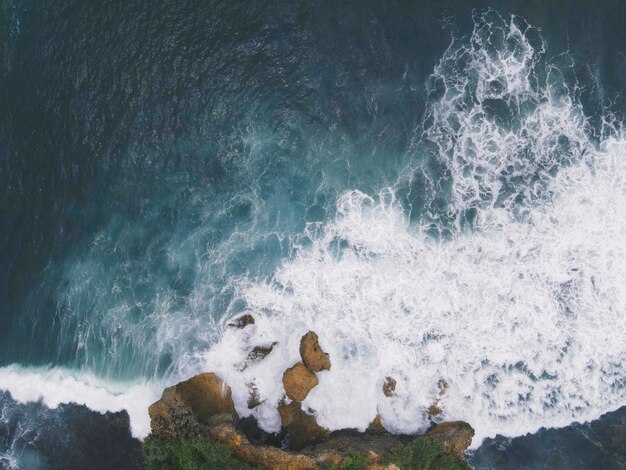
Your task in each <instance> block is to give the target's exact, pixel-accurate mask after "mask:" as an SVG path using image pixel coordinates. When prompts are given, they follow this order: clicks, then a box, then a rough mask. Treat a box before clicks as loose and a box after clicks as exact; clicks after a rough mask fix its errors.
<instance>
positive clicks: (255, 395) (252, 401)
mask: <svg viewBox="0 0 626 470" xmlns="http://www.w3.org/2000/svg"><path fill="white" fill-rule="evenodd" d="M247 385H248V391H249V393H250V395H249V396H248V409H250V410H251V409H253V408H256V407H257V406H259V405H260V404H261V403H263V401H264V400H262V399H261V395H260V394H259V390H258V389H257V386H256V384H254V383H248V384H247Z"/></svg>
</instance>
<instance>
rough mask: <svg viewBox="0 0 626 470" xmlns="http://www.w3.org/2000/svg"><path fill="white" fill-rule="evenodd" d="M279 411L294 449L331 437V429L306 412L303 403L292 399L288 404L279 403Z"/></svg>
mask: <svg viewBox="0 0 626 470" xmlns="http://www.w3.org/2000/svg"><path fill="white" fill-rule="evenodd" d="M278 412H279V413H280V419H281V421H282V423H283V428H285V429H286V430H287V432H288V433H289V438H290V440H291V448H292V449H294V450H300V449H302V448H304V447H305V446H307V445H309V444H313V443H316V442H320V441H323V440H324V439H327V438H328V437H330V431H328V430H327V429H324V428H323V427H321V426H320V425H319V424H317V421H315V417H314V416H311V415H308V414H306V413H305V412H304V411H303V410H302V404H301V403H299V402H297V401H292V402H291V403H290V404H288V405H286V404H285V403H281V404H280V405H278Z"/></svg>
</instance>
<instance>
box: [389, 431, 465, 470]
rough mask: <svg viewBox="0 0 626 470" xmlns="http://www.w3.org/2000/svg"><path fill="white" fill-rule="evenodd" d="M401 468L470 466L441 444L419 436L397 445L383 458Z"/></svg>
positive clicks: (436, 469)
mask: <svg viewBox="0 0 626 470" xmlns="http://www.w3.org/2000/svg"><path fill="white" fill-rule="evenodd" d="M384 462H385V463H386V464H390V463H394V464H396V465H397V466H398V467H400V468H401V469H403V470H408V469H411V470H465V469H469V468H470V466H469V465H468V464H467V463H466V462H465V461H463V460H462V459H460V458H459V457H457V456H456V455H455V454H454V453H453V452H451V451H450V450H446V449H445V448H444V446H443V444H442V443H441V442H439V441H437V440H435V439H432V438H430V437H427V436H419V437H417V438H416V439H415V440H414V441H413V442H411V443H410V444H407V445H406V446H403V447H399V448H397V449H395V450H394V451H393V452H391V453H390V454H389V455H388V456H387V458H386V459H385V460H384Z"/></svg>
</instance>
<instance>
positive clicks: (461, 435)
mask: <svg viewBox="0 0 626 470" xmlns="http://www.w3.org/2000/svg"><path fill="white" fill-rule="evenodd" d="M272 346H273V345H272ZM300 352H301V356H302V360H303V362H298V363H296V364H295V365H294V366H293V367H291V368H289V369H287V370H286V371H285V373H284V374H283V386H284V389H285V394H286V397H285V398H284V399H283V400H282V401H281V403H279V405H278V412H279V414H280V417H281V422H282V428H283V429H282V431H281V433H280V434H279V435H277V436H275V437H274V438H271V435H268V434H267V433H264V432H263V431H262V430H260V428H259V427H258V426H257V425H256V421H255V420H254V418H251V417H250V418H246V419H245V420H240V419H239V416H238V415H237V412H236V411H235V407H234V404H233V400H232V393H231V389H230V387H229V386H228V385H226V384H225V383H224V382H223V380H222V379H220V378H219V377H218V376H217V375H215V374H213V373H204V374H200V375H197V376H195V377H192V378H191V379H189V380H186V381H184V382H181V383H179V384H177V385H174V386H172V387H168V388H166V389H165V391H164V392H163V396H162V397H161V399H160V400H159V401H157V402H156V403H154V404H152V405H151V406H150V408H149V413H150V419H151V429H152V436H153V438H156V439H157V440H158V441H160V442H164V443H167V442H173V441H177V440H180V439H195V440H197V439H202V440H209V441H211V442H215V443H219V444H222V445H226V446H227V447H228V449H230V451H231V452H232V454H233V455H234V457H236V458H237V459H239V460H241V461H244V462H247V463H249V464H251V465H255V466H261V467H265V468H269V469H288V470H300V469H302V470H304V469H313V468H319V467H320V466H325V467H326V468H333V467H337V466H339V465H341V466H345V465H348V464H351V465H352V464H356V462H357V461H358V466H357V467H354V468H366V469H369V470H378V469H388V470H392V469H394V468H398V467H397V466H396V465H395V464H394V462H393V461H391V460H392V459H393V457H394V456H395V455H397V453H398V452H402V449H408V451H407V452H405V454H403V455H404V457H403V459H404V460H403V461H405V462H406V455H410V456H412V455H413V454H411V446H412V445H413V442H417V441H418V440H421V441H422V443H421V444H420V446H424V445H437V446H438V447H436V449H439V450H437V452H442V453H444V454H445V455H444V457H445V458H447V459H452V460H453V461H454V462H456V463H455V465H457V467H455V468H469V467H467V465H466V464H465V463H464V461H463V460H462V459H463V454H464V452H465V449H466V448H467V447H468V446H469V444H470V443H471V439H472V436H473V434H474V430H473V429H472V428H471V426H469V424H467V423H463V422H451V423H442V424H439V425H437V426H435V427H434V428H433V429H431V430H430V431H428V432H427V433H426V434H423V435H421V436H394V435H392V434H390V433H388V432H387V431H386V430H385V429H384V427H383V425H382V421H381V419H380V416H376V418H375V419H374V421H373V422H372V424H371V425H370V426H369V428H368V430H367V431H366V432H365V433H359V432H357V431H354V430H343V431H336V432H330V431H329V430H327V429H324V428H323V427H321V426H320V425H319V424H317V421H316V420H315V416H314V413H313V412H311V410H304V409H303V407H302V403H301V402H302V400H304V399H305V398H306V396H307V395H308V393H309V392H310V390H311V389H312V388H313V387H315V386H316V385H317V383H318V379H317V377H316V374H315V372H314V370H316V371H321V370H328V369H329V368H330V358H329V357H328V355H327V354H326V353H324V351H322V350H321V348H320V347H319V343H318V341H317V335H316V334H315V333H313V332H309V333H307V334H306V335H305V336H304V337H303V338H302V341H301V347H300ZM395 385H396V383H395V380H394V379H392V378H391V377H387V378H386V381H385V384H384V386H383V392H384V393H385V395H387V396H393V395H394V393H395ZM248 388H249V390H250V399H249V401H248V406H249V407H250V408H253V407H255V406H257V405H258V404H259V403H260V397H259V394H258V391H257V389H256V386H255V385H254V384H253V383H251V384H248ZM272 442H273V443H274V444H276V445H268V443H272ZM433 443H435V444H433ZM285 444H287V446H288V447H287V448H284V446H285ZM279 445H280V447H279ZM442 455H443V454H442ZM411 458H413V457H411ZM416 458H419V456H418V457H416ZM355 459H357V460H355ZM411 465H413V464H411ZM346 468H353V467H346ZM411 468H412V467H411ZM420 468H421V467H420Z"/></svg>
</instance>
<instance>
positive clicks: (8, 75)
mask: <svg viewBox="0 0 626 470" xmlns="http://www.w3.org/2000/svg"><path fill="white" fill-rule="evenodd" d="M624 14H626V7H625V6H624V5H623V4H622V3H621V2H605V3H603V4H602V5H600V6H599V5H596V4H591V3H590V2H574V3H572V2H567V3H566V2H551V3H550V5H544V4H543V2H538V1H537V2H524V3H523V4H522V3H521V2H493V3H491V2H474V4H473V7H471V6H469V5H468V4H467V2H464V1H463V2H461V1H458V2H430V3H426V2H423V3H421V4H420V5H408V4H402V3H388V4H385V5H379V4H375V3H372V4H365V3H364V4H360V5H358V6H354V5H352V6H349V5H335V4H330V3H328V4H322V5H319V4H312V3H296V2H284V3H280V4H277V3H269V2H268V3H263V2H256V3H254V4H250V3H246V4H235V3H231V2H222V3H220V2H176V4H173V3H165V2H164V3H158V2H150V3H149V4H148V3H145V4H144V3H142V2H124V3H118V2H100V3H98V4H90V3H87V4H83V3H79V2H59V4H58V5H55V6H54V8H52V7H50V6H46V5H42V4H35V3H30V2H10V1H6V0H5V1H4V2H3V3H2V21H0V28H1V29H2V31H3V37H4V38H5V41H4V43H3V44H2V54H3V56H2V57H3V62H2V68H1V70H2V75H1V80H2V94H1V95H0V105H1V106H0V109H2V114H1V116H2V120H1V125H0V149H1V155H2V167H1V168H2V170H1V174H0V179H1V181H0V188H2V189H1V191H2V197H1V200H0V211H1V213H0V216H1V217H0V220H2V222H1V223H2V227H1V228H2V230H1V231H0V232H1V235H0V236H1V237H2V238H1V240H2V243H1V244H0V259H1V260H2V263H3V269H2V270H0V305H1V306H2V307H1V309H2V310H1V312H2V315H1V316H0V388H2V389H6V390H9V391H10V392H11V394H12V397H13V399H15V400H18V401H19V402H21V403H30V402H32V401H36V400H37V399H38V398H39V396H40V395H42V397H43V404H44V405H46V406H48V407H53V408H54V407H56V406H58V404H59V403H67V402H72V401H73V402H79V403H84V404H86V405H87V406H88V407H90V408H92V409H95V410H97V411H104V410H112V411H117V410H119V409H121V408H127V409H128V410H129V413H130V417H131V426H132V429H133V434H135V435H136V436H142V435H145V433H146V432H147V430H148V421H147V405H148V404H149V403H151V402H152V401H153V400H154V399H155V397H158V395H159V394H160V391H161V390H162V388H163V387H164V386H165V385H167V384H169V383H173V382H176V381H178V380H179V379H181V378H184V377H187V376H189V375H191V374H192V373H195V372H198V371H200V370H214V371H216V372H218V373H220V374H221V375H222V376H224V377H225V378H226V379H227V381H228V382H229V384H231V386H233V388H234V390H233V394H234V397H235V399H236V401H237V407H238V411H239V412H240V413H241V414H244V415H245V414H249V413H250V411H249V410H248V409H247V406H245V403H246V401H247V387H246V384H247V383H250V382H254V383H255V384H256V386H257V388H258V390H259V392H260V393H261V394H262V396H263V398H265V402H264V403H263V405H261V406H259V407H257V408H256V409H255V410H254V414H255V416H256V417H257V419H259V421H260V423H261V425H262V426H263V427H265V428H266V429H267V430H274V429H276V427H277V426H278V423H279V421H278V416H277V414H276V412H275V405H276V402H277V401H278V400H279V399H280V395H281V393H282V391H281V389H280V386H279V384H280V381H279V375H280V371H281V370H283V369H284V368H285V367H286V366H289V365H291V363H293V362H294V361H295V358H296V357H297V340H298V338H299V337H300V335H301V334H302V333H304V332H305V331H307V330H308V329H314V330H315V331H316V332H318V334H319V335H320V341H321V343H322V346H323V347H324V348H325V349H327V350H328V351H329V352H330V354H331V357H332V358H333V368H332V370H331V371H329V372H327V373H322V374H320V385H319V386H318V387H317V388H316V389H315V390H314V391H313V392H312V393H311V394H310V396H309V397H308V398H307V405H309V406H310V407H311V408H314V409H316V410H317V419H318V421H319V422H320V423H321V424H323V425H325V426H327V427H329V428H331V429H339V428H342V427H356V428H361V429H364V428H365V427H367V424H368V423H369V422H370V421H371V420H372V419H373V417H374V416H375V415H376V413H380V414H381V416H382V419H383V422H384V424H385V425H386V426H388V427H389V428H390V429H393V430H395V431H397V432H416V431H420V430H423V429H425V428H426V427H427V426H428V425H429V422H430V420H429V417H428V416H427V415H426V413H425V411H424V410H425V408H426V407H428V406H429V405H430V404H431V403H432V401H433V400H434V398H435V397H436V395H437V393H438V389H437V383H438V381H439V380H440V379H444V380H446V382H447V383H448V384H449V388H448V390H447V392H446V395H445V397H444V398H443V400H442V405H443V409H444V414H443V416H442V417H441V419H464V420H466V421H468V422H470V424H472V426H474V428H475V429H476V431H477V435H476V437H475V439H474V442H473V447H474V448H477V450H475V453H474V454H473V455H474V456H473V460H472V462H473V464H474V465H475V466H476V467H477V468H492V467H493V468H511V465H512V463H511V462H512V461H513V460H512V459H515V461H516V462H518V464H519V468H537V467H538V466H539V463H538V462H540V461H541V458H542V456H545V455H546V454H549V453H551V452H553V451H554V449H560V450H559V452H561V453H563V454H564V455H567V456H568V458H564V460H562V461H559V463H557V464H558V465H562V466H563V468H589V465H590V464H591V463H594V462H596V463H597V462H604V465H606V466H609V467H610V465H614V466H615V468H618V467H619V465H620V464H623V460H619V459H620V458H621V457H620V455H621V454H620V451H619V449H618V451H615V450H612V449H613V448H612V447H611V442H612V441H610V439H609V438H608V437H606V436H605V435H603V434H602V433H601V432H599V431H598V433H596V434H594V432H596V431H593V432H586V431H585V429H587V428H585V427H584V426H578V427H577V426H575V425H572V423H575V422H582V421H588V420H594V419H597V418H598V417H600V415H602V414H603V413H606V412H608V411H613V410H616V409H618V408H619V407H620V406H623V405H624V404H626V388H625V387H624V383H625V380H626V375H625V371H624V366H623V364H625V363H626V362H625V359H626V357H625V356H626V347H625V346H624V345H625V344H626V326H625V324H624V321H623V317H624V313H626V290H625V288H624V285H625V283H624V279H626V263H624V262H623V260H624V255H625V253H624V251H625V250H626V240H625V239H624V238H625V236H626V235H624V234H626V217H624V215H623V214H622V211H621V207H623V206H624V203H625V202H626V180H625V178H626V160H625V159H624V158H625V155H626V140H625V139H624V134H623V130H622V126H623V111H624V109H626V101H625V98H624V91H626V56H625V55H624V53H625V51H626V38H625V37H624V35H623V34H622V26H623V25H622V21H621V18H624ZM512 15H513V16H512ZM241 312H248V313H251V314H253V315H254V316H255V318H256V319H257V322H256V325H255V328H254V330H253V332H252V333H250V334H248V333H247V334H245V335H244V334H240V333H237V332H233V331H227V329H226V328H225V324H226V323H227V321H228V320H229V319H230V318H232V317H233V316H235V315H238V314H240V313H241ZM273 341H278V345H277V347H276V348H275V351H274V352H273V353H272V354H271V355H270V356H268V358H267V359H266V360H265V361H263V363H261V364H259V365H258V366H255V367H250V368H248V369H246V371H245V372H243V373H242V372H240V371H239V370H238V367H237V364H238V363H239V362H240V361H241V360H243V359H244V358H245V356H246V355H247V352H248V350H249V349H250V348H252V347H254V346H256V345H258V344H261V343H264V342H268V343H269V342H273ZM390 374H393V376H394V377H395V378H396V379H397V380H398V396H397V397H396V398H394V399H393V400H388V399H385V397H384V396H383V395H382V393H380V390H381V383H382V380H383V379H384V377H386V376H387V375H390ZM34 384H37V386H34ZM277 385H278V386H277ZM357 391H358V398H359V399H358V400H357V399H355V398H356V395H355V394H356V393H357ZM3 400H4V401H3V403H9V404H10V406H11V407H15V406H23V407H26V408H25V409H27V408H28V407H29V406H35V405H28V404H26V405H18V404H17V403H15V402H14V401H12V400H10V399H9V398H8V397H5V398H3ZM3 406H5V408H6V407H7V406H9V405H8V404H7V405H3ZM37 406H40V405H37ZM5 408H3V409H5ZM6 409H8V408H6ZM12 409H13V408H12ZM32 416H39V415H38V414H37V413H32ZM610 416H621V415H619V414H617V415H610ZM606 419H608V418H604V419H603V420H602V421H599V422H601V423H606V422H608V421H605V420H606ZM610 419H618V418H610ZM49 422H50V420H47V421H46V420H41V421H40V422H39V423H38V422H37V420H36V419H35V418H33V419H32V420H31V421H29V423H30V424H29V425H30V426H32V427H38V426H41V427H44V426H49ZM564 426H566V427H567V428H566V430H569V431H567V432H571V433H574V434H576V435H577V436H582V437H580V439H581V440H585V439H586V440H587V441H589V442H593V443H594V445H593V447H590V446H585V445H582V444H581V445H579V446H575V447H572V446H571V445H569V444H568V442H569V440H568V439H567V438H565V439H560V438H554V439H553V438H552V437H551V436H554V435H557V436H563V435H565V434H563V433H564V432H566V431H565V430H563V431H560V432H561V434H551V433H555V432H557V431H541V432H539V433H538V434H533V436H534V437H525V438H518V439H513V440H510V439H511V438H515V437H516V436H522V435H525V434H526V433H535V432H537V431H538V430H539V429H540V428H542V427H543V428H553V427H564ZM589 426H591V428H590V429H596V428H597V426H598V425H595V426H596V428H594V427H593V426H594V425H593V424H592V425H589ZM496 435H502V436H507V437H506V438H503V437H498V438H496ZM42 436H45V433H42ZM44 438H45V437H42V438H40V439H44ZM484 438H488V440H487V441H485V442H484V444H482V446H481V443H483V439H484ZM492 438H496V440H495V441H493V440H491V439H492ZM34 441H35V442H36V441H37V439H35V440H34ZM596 444H597V445H596ZM55 445H56V444H55ZM520 446H521V447H520ZM524 446H527V447H528V448H530V449H532V452H526V455H527V456H529V457H527V460H523V459H521V458H520V457H519V453H520V450H519V449H520V448H525V447H524ZM598 446H599V447H598ZM35 447H36V446H35ZM23 448H24V447H23V443H20V441H19V439H18V438H15V437H5V438H3V441H0V455H2V456H4V457H0V458H4V459H5V460H4V461H6V462H8V461H11V462H14V463H13V464H12V465H16V466H19V465H20V464H19V463H18V462H19V461H20V459H21V458H22V456H23V455H25V454H23ZM598 448H600V449H603V450H602V451H601V454H602V457H598V454H597V453H595V452H596V450H594V449H598ZM29 449H30V448H29ZM31 450H32V449H31ZM31 450H29V452H31ZM33 452H36V451H33ZM29 455H31V454H29ZM531 455H532V456H536V457H535V460H533V461H531V460H528V459H531V457H530V456H531ZM570 455H571V458H570V457H569V456H570ZM29 458H30V457H29ZM598 459H600V460H598ZM601 459H604V460H601ZM41 461H42V462H44V463H42V464H41V465H44V466H45V459H43V460H41ZM583 463H584V465H583ZM557 464H555V465H557ZM579 464H580V466H578V465H579ZM7 465H8V464H7ZM507 465H508V466H507ZM524 465H526V466H524ZM546 465H548V464H546ZM585 465H586V466H585ZM546 468H547V467H546ZM598 468H600V467H598ZM605 468H606V467H605Z"/></svg>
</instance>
